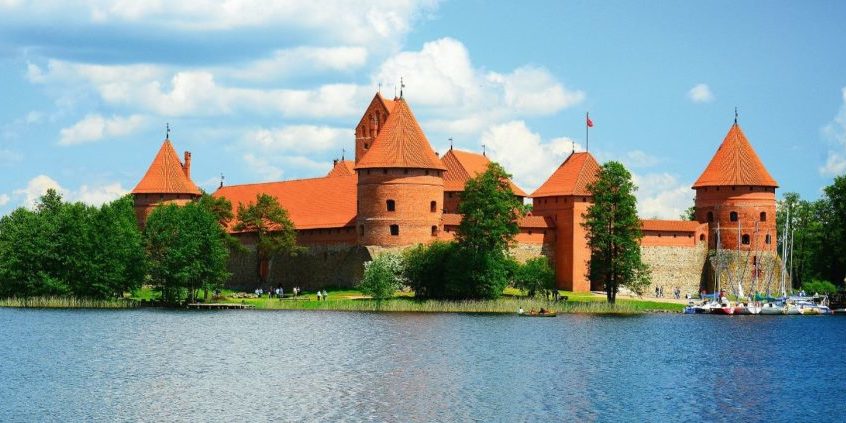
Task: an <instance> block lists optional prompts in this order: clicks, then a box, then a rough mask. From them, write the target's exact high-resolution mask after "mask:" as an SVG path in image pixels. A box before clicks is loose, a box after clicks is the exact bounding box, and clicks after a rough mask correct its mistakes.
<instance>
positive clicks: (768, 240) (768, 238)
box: [764, 234, 773, 244]
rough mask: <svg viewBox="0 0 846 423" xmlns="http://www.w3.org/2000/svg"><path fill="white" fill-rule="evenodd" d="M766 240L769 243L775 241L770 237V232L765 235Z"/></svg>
mask: <svg viewBox="0 0 846 423" xmlns="http://www.w3.org/2000/svg"><path fill="white" fill-rule="evenodd" d="M764 242H765V243H767V244H771V243H772V242H773V239H772V238H771V237H770V234H767V236H765V237H764Z"/></svg>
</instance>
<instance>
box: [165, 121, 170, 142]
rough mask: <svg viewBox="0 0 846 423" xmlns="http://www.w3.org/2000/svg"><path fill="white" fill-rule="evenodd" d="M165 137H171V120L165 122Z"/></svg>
mask: <svg viewBox="0 0 846 423" xmlns="http://www.w3.org/2000/svg"><path fill="white" fill-rule="evenodd" d="M165 139H166V140H169V139H170V122H168V123H165Z"/></svg>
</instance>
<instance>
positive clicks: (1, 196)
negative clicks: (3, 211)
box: [0, 194, 11, 207]
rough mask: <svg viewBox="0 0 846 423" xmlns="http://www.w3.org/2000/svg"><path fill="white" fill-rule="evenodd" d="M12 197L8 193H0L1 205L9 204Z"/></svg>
mask: <svg viewBox="0 0 846 423" xmlns="http://www.w3.org/2000/svg"><path fill="white" fill-rule="evenodd" d="M10 199H11V198H9V195H8V194H0V207H3V206H5V205H6V204H9V200H10Z"/></svg>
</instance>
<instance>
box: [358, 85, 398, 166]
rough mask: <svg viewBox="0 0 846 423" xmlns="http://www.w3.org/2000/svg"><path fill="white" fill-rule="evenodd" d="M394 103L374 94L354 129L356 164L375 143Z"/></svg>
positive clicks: (378, 94)
mask: <svg viewBox="0 0 846 423" xmlns="http://www.w3.org/2000/svg"><path fill="white" fill-rule="evenodd" d="M394 103H395V102H394V101H393V100H386V99H385V98H384V97H382V94H380V93H376V95H375V96H374V97H373V100H372V101H370V105H369V106H367V110H366V111H365V112H364V116H362V117H361V121H359V122H358V125H357V126H356V127H355V162H356V163H358V162H359V161H360V160H361V158H362V157H364V154H365V153H367V151H368V150H369V149H370V147H371V146H372V145H373V143H374V142H375V141H376V137H377V136H378V135H379V133H380V132H381V131H382V128H383V127H384V126H385V123H386V122H387V120H388V116H389V115H390V114H391V111H392V110H393V109H394Z"/></svg>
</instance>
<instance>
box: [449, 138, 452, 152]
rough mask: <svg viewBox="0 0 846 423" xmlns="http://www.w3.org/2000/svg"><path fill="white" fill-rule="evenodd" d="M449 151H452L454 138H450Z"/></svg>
mask: <svg viewBox="0 0 846 423" xmlns="http://www.w3.org/2000/svg"><path fill="white" fill-rule="evenodd" d="M449 149H450V150H452V137H449Z"/></svg>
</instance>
